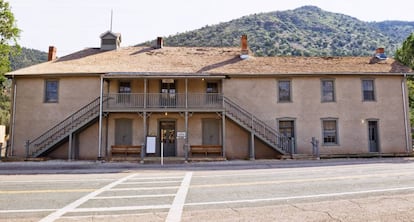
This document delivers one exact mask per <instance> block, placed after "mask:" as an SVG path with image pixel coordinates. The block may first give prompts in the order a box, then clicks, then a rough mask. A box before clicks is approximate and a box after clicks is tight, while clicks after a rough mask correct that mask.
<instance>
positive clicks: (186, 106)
mask: <svg viewBox="0 0 414 222" xmlns="http://www.w3.org/2000/svg"><path fill="white" fill-rule="evenodd" d="M185 109H188V79H185Z"/></svg>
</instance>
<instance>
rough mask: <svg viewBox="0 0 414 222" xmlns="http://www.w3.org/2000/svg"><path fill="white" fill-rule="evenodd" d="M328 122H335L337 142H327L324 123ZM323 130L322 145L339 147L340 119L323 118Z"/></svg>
mask: <svg viewBox="0 0 414 222" xmlns="http://www.w3.org/2000/svg"><path fill="white" fill-rule="evenodd" d="M328 121H335V142H325V133H329V132H326V131H327V130H325V127H324V123H325V122H328ZM321 129H322V145H323V146H339V121H338V118H332V117H329V118H321Z"/></svg>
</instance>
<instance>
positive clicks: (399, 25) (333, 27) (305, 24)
mask: <svg viewBox="0 0 414 222" xmlns="http://www.w3.org/2000/svg"><path fill="white" fill-rule="evenodd" d="M411 32H414V23H413V22H399V21H386V22H363V21H360V20H358V19H356V18H353V17H350V16H347V15H343V14H339V13H332V12H327V11H324V10H322V9H320V8H318V7H315V6H304V7H300V8H297V9H295V10H287V11H277V12H269V13H260V14H254V15H249V16H244V17H241V18H239V19H234V20H232V21H229V22H224V23H220V24H217V25H212V26H205V27H203V28H201V29H197V30H194V31H189V32H185V33H180V34H177V35H172V36H169V37H167V38H165V45H169V46H238V45H239V44H240V36H241V35H242V34H247V35H248V39H249V47H250V49H251V50H252V51H253V52H254V53H255V54H256V55H258V56H274V55H295V56H300V55H304V56H315V55H318V56H327V55H329V56H350V55H353V56H360V55H372V53H373V51H374V50H375V49H376V48H378V47H384V48H385V50H386V53H387V54H389V55H393V54H394V52H395V50H396V49H397V48H398V47H399V46H400V44H402V42H403V40H404V39H405V38H406V37H407V36H408V35H409V34H410V33H411Z"/></svg>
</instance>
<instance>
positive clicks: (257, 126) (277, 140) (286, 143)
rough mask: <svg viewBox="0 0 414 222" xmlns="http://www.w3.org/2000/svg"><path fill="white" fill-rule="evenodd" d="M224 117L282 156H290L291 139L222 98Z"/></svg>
mask: <svg viewBox="0 0 414 222" xmlns="http://www.w3.org/2000/svg"><path fill="white" fill-rule="evenodd" d="M223 99H224V108H225V109H226V117H228V118H229V119H231V120H233V121H234V122H236V123H237V124H239V125H240V126H241V127H243V128H244V129H246V130H247V131H248V132H250V133H253V134H254V136H255V137H256V138H259V139H260V140H261V141H262V142H264V143H266V144H267V145H269V146H270V147H272V148H273V149H274V150H276V151H278V152H279V153H281V154H282V155H289V154H292V142H291V139H290V138H288V137H286V136H284V135H282V134H281V133H279V132H278V131H277V130H276V129H274V128H273V127H271V126H269V125H268V124H266V123H265V122H263V121H262V120H260V119H258V118H257V117H256V116H254V115H253V114H252V113H250V112H248V111H246V110H245V109H243V108H242V107H240V106H239V105H237V104H236V103H235V102H233V101H231V100H230V99H228V98H226V97H224V98H223Z"/></svg>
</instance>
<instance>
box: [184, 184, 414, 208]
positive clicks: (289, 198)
mask: <svg viewBox="0 0 414 222" xmlns="http://www.w3.org/2000/svg"><path fill="white" fill-rule="evenodd" d="M404 190H414V187H396V188H389V189H377V190H361V191H352V192H340V193H325V194H315V195H303V196H291V197H274V198H262V199H246V200H228V201H212V202H199V203H187V204H185V206H202V205H218V204H235V203H256V202H265V201H280V200H294V199H311V198H321V197H337V196H347V195H356V194H369V193H382V192H393V191H404Z"/></svg>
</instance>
